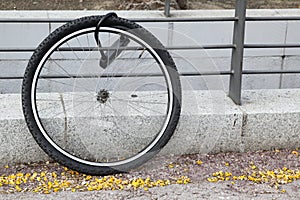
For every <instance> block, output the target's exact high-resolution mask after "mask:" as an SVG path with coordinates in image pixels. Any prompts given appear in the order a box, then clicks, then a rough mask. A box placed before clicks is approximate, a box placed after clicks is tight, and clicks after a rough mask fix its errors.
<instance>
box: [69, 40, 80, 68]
mask: <svg viewBox="0 0 300 200" xmlns="http://www.w3.org/2000/svg"><path fill="white" fill-rule="evenodd" d="M66 45H67V46H68V47H69V48H71V50H72V52H73V54H74V55H75V57H76V58H77V59H78V60H79V62H81V64H82V63H83V62H82V59H80V58H79V57H78V55H77V54H76V53H75V51H74V50H73V48H72V47H71V46H70V45H69V43H68V42H66Z"/></svg>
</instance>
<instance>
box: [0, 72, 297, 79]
mask: <svg viewBox="0 0 300 200" xmlns="http://www.w3.org/2000/svg"><path fill="white" fill-rule="evenodd" d="M232 74H233V72H232V71H206V72H181V73H179V75H180V76H190V77H192V76H217V75H232ZM243 74H248V75H260V74H300V70H271V71H270V70H268V71H267V70H243ZM157 76H163V75H161V74H142V73H140V74H127V73H119V74H102V75H101V76H99V75H90V74H88V75H66V76H62V75H61V76H50V75H48V76H41V77H40V78H42V79H62V78H99V77H101V78H106V77H109V78H110V77H111V78H120V77H128V78H132V77H157ZM8 79H12V80H18V79H23V76H0V80H8Z"/></svg>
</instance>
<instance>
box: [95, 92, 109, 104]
mask: <svg viewBox="0 0 300 200" xmlns="http://www.w3.org/2000/svg"><path fill="white" fill-rule="evenodd" d="M109 95H110V94H109V92H108V91H107V90H105V89H102V90H100V91H99V92H98V93H97V101H99V102H100V103H105V102H106V101H107V100H108V98H109Z"/></svg>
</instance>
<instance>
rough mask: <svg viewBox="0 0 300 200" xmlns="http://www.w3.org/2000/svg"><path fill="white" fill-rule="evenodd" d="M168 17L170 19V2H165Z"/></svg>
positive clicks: (166, 0)
mask: <svg viewBox="0 0 300 200" xmlns="http://www.w3.org/2000/svg"><path fill="white" fill-rule="evenodd" d="M164 14H165V16H166V17H170V0H165V12H164Z"/></svg>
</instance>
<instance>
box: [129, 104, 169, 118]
mask: <svg viewBox="0 0 300 200" xmlns="http://www.w3.org/2000/svg"><path fill="white" fill-rule="evenodd" d="M127 102H128V101H127ZM128 103H130V104H131V105H133V106H140V107H142V108H143V109H146V110H150V111H153V112H155V113H158V114H162V115H163V114H164V113H161V112H159V111H156V110H153V109H151V108H149V107H147V106H142V105H137V103H135V102H128Z"/></svg>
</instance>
